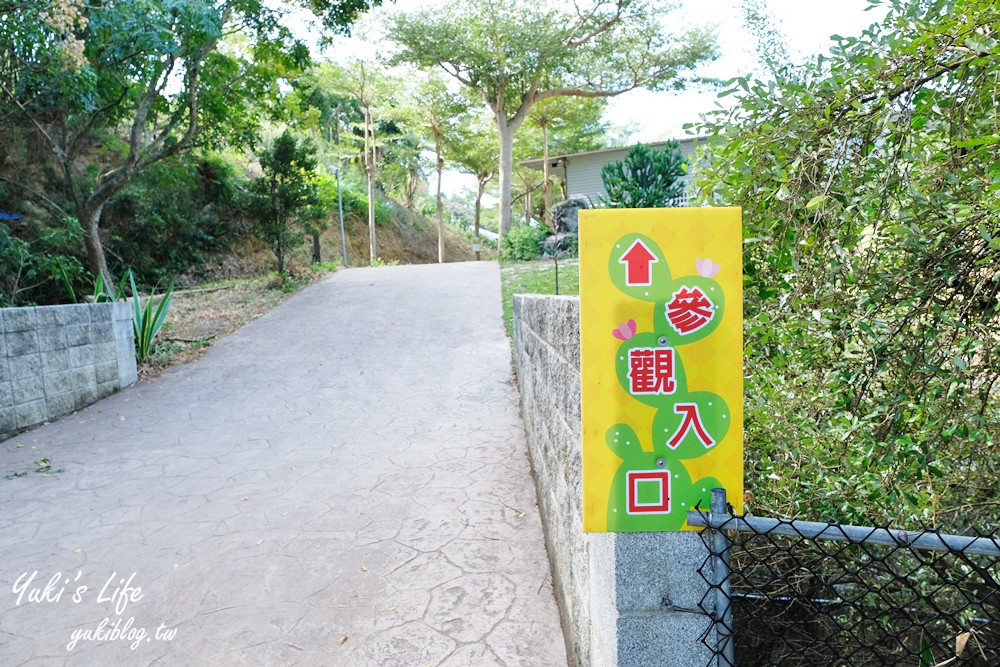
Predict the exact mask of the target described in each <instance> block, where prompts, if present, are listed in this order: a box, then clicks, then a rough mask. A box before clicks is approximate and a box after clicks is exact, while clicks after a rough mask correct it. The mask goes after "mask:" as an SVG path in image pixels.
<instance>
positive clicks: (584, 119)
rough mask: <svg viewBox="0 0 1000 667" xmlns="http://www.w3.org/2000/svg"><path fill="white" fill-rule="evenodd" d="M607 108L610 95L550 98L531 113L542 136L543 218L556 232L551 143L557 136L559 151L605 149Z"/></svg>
mask: <svg viewBox="0 0 1000 667" xmlns="http://www.w3.org/2000/svg"><path fill="white" fill-rule="evenodd" d="M605 107H607V98H603V97H550V98H549V99H547V100H543V101H542V102H539V103H538V104H536V105H534V106H533V107H532V108H531V111H530V112H528V121H527V122H528V126H529V127H535V128H538V129H539V130H540V131H541V135H542V136H541V144H542V151H541V152H542V193H543V196H544V197H545V201H544V209H543V214H542V217H543V220H544V221H545V224H546V225H548V226H549V227H550V228H551V229H552V230H553V231H555V226H554V225H553V223H552V203H553V202H552V185H553V182H552V174H551V173H550V171H551V165H550V164H549V153H550V150H549V149H550V146H552V144H553V139H554V138H557V139H558V140H561V141H558V144H557V145H558V148H557V149H556V150H557V151H558V152H559V153H571V152H577V151H588V150H597V149H598V148H603V147H604V136H605V133H606V132H607V125H606V124H605V123H602V122H601V117H602V116H603V115H604V109H605ZM536 155H537V153H536Z"/></svg>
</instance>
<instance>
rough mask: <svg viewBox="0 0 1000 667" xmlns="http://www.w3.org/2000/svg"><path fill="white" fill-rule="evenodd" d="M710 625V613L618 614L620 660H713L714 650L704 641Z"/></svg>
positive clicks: (630, 663) (640, 664)
mask: <svg viewBox="0 0 1000 667" xmlns="http://www.w3.org/2000/svg"><path fill="white" fill-rule="evenodd" d="M710 625H711V621H710V619H709V617H708V616H703V615H701V614H688V613H683V612H673V613H660V614H652V615H649V614H644V615H636V616H632V615H623V616H619V618H618V656H617V657H618V662H617V664H618V665H620V666H621V667H646V666H647V665H654V664H655V665H708V664H714V663H715V657H714V654H713V652H712V651H711V650H709V648H708V647H707V646H706V645H705V644H703V643H702V641H701V637H702V636H704V635H705V632H706V631H707V630H708V629H709V626H710ZM666 656H670V658H669V660H667V659H665V657H666Z"/></svg>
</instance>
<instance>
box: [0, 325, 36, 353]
mask: <svg viewBox="0 0 1000 667" xmlns="http://www.w3.org/2000/svg"><path fill="white" fill-rule="evenodd" d="M5 338H6V339H7V356H9V357H19V356H21V355H24V354H33V353H35V352H38V333H37V332H36V331H35V330H34V329H29V330H27V331H13V332H11V333H8V334H6V335H5Z"/></svg>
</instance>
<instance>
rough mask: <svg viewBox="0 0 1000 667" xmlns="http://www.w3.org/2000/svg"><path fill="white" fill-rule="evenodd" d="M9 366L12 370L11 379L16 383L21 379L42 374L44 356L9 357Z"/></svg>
mask: <svg viewBox="0 0 1000 667" xmlns="http://www.w3.org/2000/svg"><path fill="white" fill-rule="evenodd" d="M7 366H8V368H9V370H10V377H11V379H12V380H14V381H15V382H16V381H17V380H20V379H21V378H30V377H36V376H40V375H41V374H42V355H41V354H38V353H35V354H24V355H21V356H20V357H8V358H7Z"/></svg>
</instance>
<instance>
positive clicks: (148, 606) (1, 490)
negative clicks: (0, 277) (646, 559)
mask: <svg viewBox="0 0 1000 667" xmlns="http://www.w3.org/2000/svg"><path fill="white" fill-rule="evenodd" d="M499 281H500V273H499V270H498V267H497V265H496V264H495V263H488V262H481V263H468V264H446V265H441V266H406V267H388V268H378V269H367V268H366V269H351V270H347V271H341V272H339V273H337V274H336V275H335V276H333V277H332V278H331V279H329V280H327V281H324V282H323V283H320V284H317V285H315V286H312V287H310V288H308V289H306V290H304V291H303V292H302V293H300V294H298V295H296V296H295V297H293V298H292V299H290V300H289V301H287V302H286V303H284V304H283V305H281V306H280V307H278V308H277V309H276V310H274V311H272V312H271V313H269V314H268V315H266V316H264V317H262V318H261V319H259V320H257V321H255V322H253V323H251V324H250V325H248V326H246V327H244V328H243V329H241V330H240V331H238V332H237V333H235V334H233V335H232V336H230V337H228V338H226V339H224V340H222V341H220V342H219V343H218V344H217V345H216V346H215V347H214V348H212V349H211V350H210V351H209V352H208V353H207V354H206V355H205V356H204V358H203V359H201V360H199V361H196V362H193V363H191V364H188V365H186V366H182V367H179V368H176V369H173V370H170V371H168V372H166V373H164V374H163V375H161V376H160V377H157V378H155V379H153V380H151V381H143V382H140V383H139V384H138V385H136V386H133V387H131V388H129V389H126V390H125V391H122V392H121V393H118V394H116V395H114V396H111V397H109V398H107V399H105V400H103V401H101V402H99V403H97V404H96V405H94V406H91V407H90V408H87V409H86V410H83V411H81V412H78V413H76V414H73V415H70V416H68V417H65V418H63V419H62V420H60V421H57V422H55V423H52V424H50V425H47V426H43V427H41V428H38V429H35V430H33V431H30V432H28V433H24V434H22V435H20V436H18V437H15V438H12V439H10V440H7V441H5V442H3V443H0V448H2V450H3V451H2V453H0V456H2V461H0V664H3V665H21V664H30V665H64V664H67V665H102V666H104V665H163V666H173V665H181V666H187V665H212V666H213V667H217V666H225V665H254V666H259V665H324V666H325V665H359V666H368V665H378V666H387V667H391V666H393V665H400V666H406V667H410V666H412V667H426V666H428V665H433V666H435V667H453V666H461V667H488V666H490V665H543V666H546V667H548V666H554V665H565V664H566V657H565V651H564V646H563V640H562V633H561V630H560V625H559V618H558V612H557V609H556V605H555V601H554V599H553V594H552V589H551V585H550V580H549V570H548V563H547V560H546V556H545V549H544V544H543V539H542V531H541V524H540V520H539V517H538V509H537V508H536V506H535V492H534V487H533V485H532V481H531V472H530V469H529V464H528V460H527V456H526V450H525V442H524V433H523V430H522V425H521V421H520V416H519V414H518V408H517V394H516V389H514V388H513V387H512V386H511V385H510V383H509V379H510V375H511V373H510V349H509V344H508V342H507V339H506V337H505V335H504V330H503V323H502V321H501V308H500V285H499ZM0 361H2V360H0ZM42 459H48V465H50V466H51V468H50V470H52V471H59V472H56V473H55V474H49V475H47V474H44V473H40V472H38V471H36V468H39V467H40V466H43V465H45V461H42ZM36 461H37V462H38V463H37V464H36V463H35V462H36ZM23 473H27V474H23ZM18 475H20V476H18ZM5 476H6V478H5ZM34 573H36V574H34Z"/></svg>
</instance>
